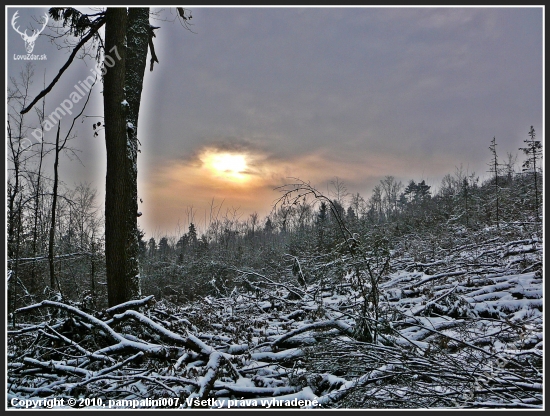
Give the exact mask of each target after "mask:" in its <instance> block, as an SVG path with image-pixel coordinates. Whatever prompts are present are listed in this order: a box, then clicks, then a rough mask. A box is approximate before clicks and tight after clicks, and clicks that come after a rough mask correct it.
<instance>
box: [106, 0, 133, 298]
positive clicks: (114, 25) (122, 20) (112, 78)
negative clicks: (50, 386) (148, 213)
mask: <svg viewBox="0 0 550 416" xmlns="http://www.w3.org/2000/svg"><path fill="white" fill-rule="evenodd" d="M126 28H127V11H126V8H108V9H107V11H106V15H105V50H106V51H105V54H106V61H105V62H109V63H113V62H114V64H113V65H112V66H111V67H107V66H106V68H105V69H106V73H105V76H104V79H103V82H104V86H103V105H104V112H105V143H106V148H107V176H106V184H105V259H106V272H107V289H108V302H109V306H114V305H117V304H119V303H122V302H125V301H127V300H129V299H130V298H131V296H130V293H128V287H127V284H126V280H127V277H128V276H127V264H128V262H129V259H128V256H127V253H128V251H127V246H128V242H129V230H128V221H127V215H128V207H129V206H130V203H129V201H130V198H131V194H132V190H131V183H130V181H129V179H128V175H127V174H126V171H127V169H128V166H127V160H128V158H127V140H128V138H127V132H126V117H127V113H128V105H127V102H126V96H125V92H124V86H125V72H126V71H125V68H126V47H125V44H126ZM107 55H108V56H107ZM108 57H110V59H109V60H107V58H108Z"/></svg>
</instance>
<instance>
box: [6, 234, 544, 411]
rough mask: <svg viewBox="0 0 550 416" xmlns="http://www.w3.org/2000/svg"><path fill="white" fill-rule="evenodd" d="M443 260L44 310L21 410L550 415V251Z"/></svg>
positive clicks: (453, 254)
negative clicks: (545, 257)
mask: <svg viewBox="0 0 550 416" xmlns="http://www.w3.org/2000/svg"><path fill="white" fill-rule="evenodd" d="M436 257H437V258H432V259H429V260H428V261H426V262H423V263H420V262H415V261H414V260H413V259H412V258H411V257H408V256H407V255H406V254H402V255H399V256H394V258H392V261H391V263H390V268H389V273H384V274H382V275H376V274H371V275H370V277H372V276H374V277H375V280H374V281H373V280H369V275H368V274H365V275H363V280H361V279H359V278H358V274H357V273H358V270H359V269H358V268H355V269H354V268H352V267H350V268H349V270H348V271H347V273H344V274H342V275H341V276H340V278H339V279H337V280H335V279H332V280H327V281H324V282H322V283H321V282H315V283H311V284H309V285H307V286H300V285H298V284H294V283H292V281H291V280H290V279H279V280H278V281H276V280H275V279H276V277H274V276H271V277H268V276H263V275H262V274H260V273H257V272H254V273H248V272H246V271H243V272H242V278H243V281H246V286H243V287H247V288H248V290H245V289H244V288H235V289H234V290H233V292H232V293H231V295H230V296H226V297H223V298H213V297H208V298H204V299H202V300H201V301H199V302H195V303H193V304H188V305H173V304H170V303H169V302H167V301H161V302H155V300H154V299H153V297H152V296H150V297H147V298H145V299H144V300H142V301H139V302H133V303H128V304H124V305H119V306H118V307H115V308H111V309H108V310H106V311H102V312H93V311H84V310H80V309H78V308H76V307H73V306H70V305H66V304H62V303H59V302H54V301H44V302H42V303H40V304H38V305H33V306H31V307H27V308H25V309H24V310H20V311H19V313H18V316H21V317H23V316H26V317H27V322H30V321H31V320H34V322H35V323H32V324H31V323H28V324H25V325H21V326H20V328H19V329H17V330H11V331H9V333H8V385H7V387H8V389H7V407H9V408H14V407H21V406H22V403H31V404H34V405H37V407H46V406H47V405H46V403H47V402H46V401H44V400H45V399H54V398H55V399H63V404H62V405H61V406H60V405H59V403H58V405H57V406H56V407H71V404H70V403H71V402H69V399H73V400H74V399H76V402H75V403H76V404H75V406H77V407H78V406H79V405H80V404H82V405H83V406H84V407H88V408H91V407H99V408H109V407H110V408H128V407H137V408H153V407H155V408H163V407H164V408H175V407H177V408H189V407H193V408H194V407H206V408H227V407H231V408H235V407H247V408H249V407H256V406H257V407H270V408H277V407H279V408H280V407H296V408H334V407H341V408H471V407H477V408H480V407H481V408H539V409H540V408H543V389H542V382H543V371H542V368H543V365H542V362H543V279H542V263H541V262H542V242H541V241H539V240H537V239H528V240H516V241H509V242H506V243H505V244H503V243H502V242H499V241H492V242H491V241H486V242H485V243H481V244H476V245H465V246H463V247H456V248H454V249H453V250H447V251H445V252H442V254H441V255H439V256H436ZM363 271H364V270H363ZM373 287H374V289H373ZM376 287H377V288H378V289H377V290H376ZM91 398H94V399H96V400H95V401H94V402H92V401H90V399H91ZM99 398H100V399H101V403H99V402H98V401H97V399H99ZM85 399H88V401H87V402H86V400H85ZM160 399H163V400H164V401H162V400H160ZM168 399H171V401H169V400H168ZM40 400H42V401H40ZM124 400H126V401H124ZM147 400H149V401H147ZM151 400H157V401H156V402H152V401H151ZM129 401H132V402H129ZM86 403H87V404H86ZM50 404H51V403H50Z"/></svg>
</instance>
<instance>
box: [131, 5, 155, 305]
mask: <svg viewBox="0 0 550 416" xmlns="http://www.w3.org/2000/svg"><path fill="white" fill-rule="evenodd" d="M150 30H151V29H150V28H149V8H135V7H131V8H129V9H128V28H127V38H126V40H127V51H126V79H125V91H126V100H127V101H128V113H127V117H126V127H127V134H128V150H127V158H128V159H127V161H126V163H127V166H128V169H127V170H126V175H127V176H128V181H129V183H130V184H131V189H130V195H129V201H128V202H129V206H128V215H127V227H128V233H129V239H128V247H127V251H128V253H127V256H128V259H127V276H128V277H127V282H126V284H127V286H128V293H129V296H130V299H135V298H137V297H139V296H140V295H141V288H140V277H139V268H138V254H139V231H138V226H137V215H138V214H137V213H138V203H137V200H138V198H137V154H138V138H137V131H138V118H139V108H140V103H141V92H142V90H143V77H144V75H145V66H146V61H147V49H148V45H149V36H150V35H149V32H150Z"/></svg>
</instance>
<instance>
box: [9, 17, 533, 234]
mask: <svg viewBox="0 0 550 416" xmlns="http://www.w3.org/2000/svg"><path fill="white" fill-rule="evenodd" d="M189 9H190V10H191V13H192V16H193V17H192V20H191V23H192V26H191V29H192V31H193V32H191V31H189V30H186V29H185V28H184V27H182V25H181V24H180V23H179V21H178V20H175V19H176V14H175V9H174V8H171V9H170V8H165V9H153V10H154V11H157V12H158V15H157V17H158V19H159V20H155V21H152V23H153V24H154V25H156V26H160V29H158V30H157V31H156V32H157V37H156V38H155V49H156V52H157V55H158V58H159V61H160V63H159V64H157V65H155V68H154V71H153V72H149V69H148V68H147V71H146V75H145V84H144V92H143V104H142V107H141V114H140V122H139V126H140V130H139V138H140V141H141V143H142V147H141V154H139V165H138V168H139V173H138V181H139V185H138V187H139V193H140V197H141V198H142V199H143V203H142V204H141V206H140V210H141V211H142V212H143V216H142V217H141V218H140V221H141V226H142V227H143V228H144V229H145V230H146V232H147V235H149V236H150V235H153V234H155V233H159V232H169V233H171V232H174V230H175V229H176V227H177V223H178V221H179V223H180V225H181V226H183V227H184V229H185V228H186V227H187V223H188V221H189V213H190V212H191V211H193V212H195V218H194V220H195V222H196V223H199V225H200V223H201V222H204V216H205V213H208V212H209V211H210V207H211V205H212V204H214V206H218V207H219V206H220V204H222V203H223V205H221V214H227V215H229V213H232V214H234V213H235V212H237V213H238V214H237V215H241V219H246V218H247V216H248V215H249V214H250V213H251V212H254V211H257V212H258V213H259V214H260V216H264V215H265V214H267V213H269V211H270V209H271V207H272V203H273V201H274V200H275V199H276V198H277V197H278V195H279V193H278V192H277V191H275V190H274V188H275V187H277V186H279V185H282V184H284V183H286V182H289V181H290V179H288V178H289V177H298V178H300V179H302V180H305V181H310V182H311V183H312V184H314V185H315V186H317V187H318V188H319V189H321V190H327V187H328V186H329V183H330V181H331V180H332V181H333V180H335V178H338V179H339V180H340V181H342V182H343V183H344V184H345V185H346V187H347V188H348V190H349V191H350V192H359V193H361V195H362V196H363V197H365V199H367V198H368V197H369V196H370V192H371V191H372V188H373V187H374V186H375V185H376V184H378V183H379V181H380V180H381V179H382V178H384V177H385V176H386V175H392V176H394V177H395V178H396V179H397V180H400V181H402V182H403V183H404V184H406V183H407V182H408V181H409V180H410V179H414V180H415V181H420V180H422V179H424V180H426V182H427V183H428V184H429V185H431V186H432V189H437V188H438V187H439V184H440V182H441V179H442V177H443V176H444V175H445V174H447V173H451V174H453V173H454V172H455V169H456V168H457V167H459V166H460V165H462V166H463V167H464V169H465V170H466V169H467V170H468V171H469V172H470V173H472V172H475V173H477V174H478V175H479V176H480V177H481V178H482V179H483V178H485V177H487V175H488V173H487V172H486V171H487V170H488V166H487V163H488V162H489V160H490V152H489V150H488V147H489V145H490V141H491V139H492V138H493V137H496V141H497V144H498V147H497V151H498V154H499V156H500V157H502V158H503V159H504V158H505V157H506V154H507V153H508V152H510V153H512V154H516V153H517V154H518V155H519V152H518V148H519V147H521V146H522V145H523V140H524V139H526V138H527V137H528V136H527V133H528V131H529V128H530V126H531V125H532V126H534V128H535V131H536V133H537V138H538V139H543V134H544V131H543V127H544V125H543V115H542V114H543V43H542V39H543V17H544V16H543V14H544V13H543V12H544V10H543V9H542V8H541V7H498V8H466V7H449V8H446V7H445V8H442V7H440V8H431V7H430V8H404V7H388V8H370V7H364V8H357V7H327V8H324V7H323V8H320V7H312V8H298V7H276V8H273V7H231V8H219V7H190V8H189ZM15 10H20V13H19V15H20V16H21V17H20V18H19V20H18V24H20V25H21V28H22V29H21V30H23V28H25V27H28V28H30V27H31V24H30V23H28V24H27V22H32V18H33V17H35V18H36V19H39V18H40V15H41V14H43V13H44V12H45V11H46V10H47V9H43V8H26V9H22V8H20V9H13V8H11V9H8V10H7V15H6V18H7V19H8V25H9V26H8V28H7V29H6V32H7V36H8V45H7V46H8V53H7V68H8V74H9V75H10V76H16V75H17V73H18V72H19V71H20V70H21V68H22V66H23V65H24V63H23V62H22V61H18V60H15V59H14V54H23V53H24V43H23V41H22V39H21V38H20V36H19V35H18V34H17V33H16V32H15V31H14V30H13V28H12V27H11V24H9V21H10V20H11V18H12V15H13V13H14V11H15ZM50 23H51V22H50ZM34 27H36V23H35V26H34ZM48 33H50V34H53V31H51V29H50V28H47V29H46V30H45V31H44V33H43V34H42V35H40V37H39V38H38V40H37V42H36V46H35V50H34V52H33V53H35V54H41V53H46V54H47V61H36V62H35V77H36V81H35V84H36V85H38V86H39V87H40V86H41V85H42V82H43V81H42V79H43V77H44V76H45V77H46V82H49V81H50V80H51V79H52V78H53V77H54V76H55V74H56V73H57V71H58V69H59V67H60V66H61V65H62V64H63V63H64V62H65V60H66V59H67V56H68V52H67V50H64V49H59V50H58V48H56V47H55V45H53V44H51V43H50V40H49V39H48V37H47V36H46V35H47V34H48ZM92 66H93V63H92V62H91V61H87V62H86V61H79V62H75V64H74V65H73V67H72V68H71V70H70V71H68V73H67V75H66V76H64V78H62V80H61V81H60V84H59V85H58V86H56V87H55V88H54V90H52V93H51V96H49V97H48V101H47V109H46V112H48V107H50V108H51V110H50V111H52V110H53V109H54V108H55V107H56V106H57V105H59V102H61V101H62V100H63V99H64V98H66V97H67V96H68V95H69V94H70V92H71V91H72V90H73V85H75V84H76V83H77V82H78V81H79V80H82V79H84V78H86V77H87V76H88V75H89V74H90V71H89V69H90V67H92ZM44 71H46V74H45V75H44ZM96 90H97V91H96V94H95V95H94V97H95V98H94V99H92V102H91V103H90V105H89V108H88V109H87V110H86V114H88V115H90V116H97V115H101V113H102V110H101V105H100V104H101V97H100V90H101V88H96ZM98 120H99V119H98V118H93V117H88V118H86V119H84V121H83V123H80V126H79V131H78V138H76V139H75V140H74V141H73V143H74V146H75V147H78V148H79V149H81V153H80V158H81V160H82V163H83V164H79V163H78V162H75V161H72V162H71V161H69V160H66V161H63V168H64V171H63V175H64V177H63V178H62V179H64V181H65V182H66V183H67V184H68V185H71V184H72V183H75V182H79V181H88V182H92V183H93V185H94V186H95V187H97V188H98V192H99V195H100V199H102V198H103V192H104V176H105V162H104V153H105V144H104V137H103V136H101V135H100V137H93V131H92V128H91V125H92V124H93V123H94V122H97V121H98ZM68 124H69V121H68V120H67V125H68ZM64 125H65V120H62V126H64ZM521 160H523V158H522V156H521V155H519V162H518V168H519V166H520V162H521Z"/></svg>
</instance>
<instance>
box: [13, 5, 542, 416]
mask: <svg viewBox="0 0 550 416" xmlns="http://www.w3.org/2000/svg"><path fill="white" fill-rule="evenodd" d="M62 11H63V10H62ZM62 11H61V12H62ZM61 12H59V13H58V15H57V18H58V19H63V18H64V19H65V21H66V22H69V23H71V22H72V23H71V24H73V25H74V27H73V29H74V30H76V28H78V25H79V24H82V22H81V21H79V22H76V21H75V20H74V16H73V17H72V18H73V20H72V21H71V15H70V14H69V15H67V13H66V11H65V15H63V13H61ZM52 13H54V14H53V15H54V16H55V11H53V12H52ZM182 13H183V12H182ZM100 18H101V19H102V18H104V16H100V17H99V18H98V19H100ZM105 18H106V19H107V22H108V18H109V17H108V15H107V16H105ZM138 20H139V17H137V18H136V21H138ZM75 22H76V23H75ZM129 22H130V20H129ZM100 23H101V24H103V23H102V22H100ZM98 24H99V23H98ZM98 24H96V26H94V22H91V23H90V22H87V23H86V25H87V26H86V25H85V27H86V28H87V30H90V33H91V31H92V30H95V31H96V32H97V30H98V29H97V25H98ZM129 25H130V23H129ZM90 28H91V29H90ZM81 29H82V28H81ZM106 30H107V29H106ZM96 32H94V33H96ZM75 33H77V34H80V35H81V36H85V33H86V32H82V31H81V32H78V31H76V32H75ZM92 35H94V34H92ZM92 35H90V37H91V36H92ZM94 36H95V35H94ZM106 36H107V34H106ZM113 36H114V35H113ZM112 39H115V38H114V37H113V38H112ZM115 41H116V39H115ZM109 45H112V44H107V43H106V46H105V48H106V50H110V46H109ZM114 45H115V46H116V45H117V44H116V42H115V44H114ZM149 46H150V44H149ZM146 48H147V46H146ZM128 59H130V58H128ZM143 64H145V62H144V61H143ZM152 65H153V62H151V67H152ZM115 67H116V66H115ZM110 72H115V71H110ZM108 73H109V72H108ZM115 75H116V74H115ZM34 78H35V75H34V72H33V67H32V65H31V64H28V65H27V66H26V67H25V68H24V69H23V71H22V72H21V74H18V76H13V77H10V79H9V86H8V92H7V93H8V120H7V121H8V122H7V162H8V169H7V194H6V206H7V215H6V217H7V224H6V237H7V269H6V273H7V293H6V303H7V304H6V312H7V314H6V321H5V325H6V331H7V351H6V354H7V363H6V365H7V368H6V372H7V397H6V407H7V408H9V409H13V408H23V407H27V408H28V407H30V408H51V407H59V408H71V407H72V408H109V409H114V408H116V409H128V408H140V409H145V408H157V409H173V408H211V409H214V408H236V407H239V408H254V407H264V408H280V407H292V408H304V409H305V408H319V409H329V408H330V409H334V408H341V409H354V408H362V409H369V408H386V409H388V408H389V409H407V408H455V409H471V408H505V409H519V408H527V409H531V408H534V409H542V408H543V386H542V382H543V292H542V290H543V280H542V279H543V159H542V153H543V152H542V150H543V146H542V142H541V140H539V139H538V138H537V136H536V132H535V130H534V128H533V127H532V126H531V127H530V128H527V127H528V126H526V129H525V130H526V131H525V137H522V138H518V143H517V145H518V146H517V147H518V153H517V154H510V153H508V154H507V155H506V156H505V157H503V156H502V155H501V154H499V152H498V149H497V146H498V141H497V138H492V140H491V139H490V138H489V139H488V140H486V141H485V142H482V141H480V151H485V152H486V154H487V158H486V159H487V170H486V171H485V172H482V173H481V174H479V173H474V172H468V171H467V170H465V169H464V168H463V167H462V166H459V167H456V168H455V170H454V171H452V172H449V173H448V174H446V175H445V176H444V177H443V178H442V180H441V183H440V184H439V186H438V187H437V188H435V187H432V186H430V185H428V184H426V181H425V180H424V179H422V178H409V179H408V180H407V181H405V183H403V182H402V181H401V180H398V179H397V178H396V177H394V176H390V175H388V176H385V177H384V178H383V179H381V180H380V182H379V183H378V184H377V185H376V186H375V187H374V189H373V190H372V193H371V194H370V195H368V196H367V195H366V196H362V195H360V194H359V193H351V192H349V191H348V189H347V186H346V184H345V182H344V181H343V180H341V179H339V178H334V180H332V181H331V182H330V184H329V186H328V187H327V190H326V191H321V190H320V189H319V188H316V187H315V186H314V185H312V184H311V183H310V182H308V180H307V178H288V179H287V181H286V183H285V184H284V185H282V186H280V187H279V188H277V191H278V192H279V195H280V197H279V199H278V200H276V201H275V203H274V204H273V207H272V210H271V212H270V214H269V215H267V216H265V217H264V218H261V217H260V216H259V215H258V214H257V213H253V214H251V215H248V216H246V217H244V218H243V215H241V214H240V213H239V212H238V210H236V209H230V208H225V207H224V206H223V204H222V203H221V202H215V199H213V200H212V205H211V206H210V208H209V212H208V215H207V221H205V222H204V223H203V224H201V225H199V224H198V221H197V220H196V218H198V214H197V212H196V211H195V210H194V209H193V208H189V207H182V210H185V209H186V210H187V213H188V219H189V220H188V224H186V227H185V229H181V227H180V229H178V230H177V231H176V232H174V233H172V234H170V235H160V236H159V235H155V236H153V235H151V231H150V230H143V229H141V228H139V227H135V228H132V227H131V226H128V228H126V229H124V230H125V232H127V233H129V234H131V235H132V236H133V237H135V241H136V242H137V244H136V246H135V251H134V252H135V254H136V255H135V256H134V257H135V258H134V257H132V256H130V259H131V261H132V262H135V266H133V265H131V266H129V267H130V269H131V268H132V267H136V268H137V270H138V274H137V276H138V279H137V282H138V285H139V292H138V293H136V292H132V290H133V289H132V290H129V292H128V293H130V295H128V296H127V299H124V300H123V301H119V300H117V299H116V298H114V297H111V293H110V292H109V289H110V288H111V291H112V287H114V285H115V283H113V281H112V280H110V279H111V277H109V276H110V273H112V272H110V271H109V270H112V269H109V267H112V266H109V264H113V263H110V261H112V260H109V258H108V256H109V255H111V253H112V252H113V250H116V249H115V248H113V247H115V245H109V244H110V243H107V244H106V238H107V240H108V239H109V238H110V237H108V236H106V232H108V230H109V226H108V224H113V222H111V223H109V220H108V219H106V214H107V215H112V214H110V213H112V212H113V211H112V209H114V208H108V206H109V205H108V204H109V202H107V203H106V207H105V210H104V208H103V205H102V204H103V201H98V198H97V190H96V189H94V188H93V187H92V186H91V185H90V184H89V183H80V184H71V183H70V180H69V179H70V178H63V177H60V174H59V171H58V166H59V163H60V162H61V163H76V162H75V161H74V158H75V156H76V154H77V151H78V149H75V148H74V147H71V146H72V139H74V137H75V133H74V132H73V131H72V126H74V124H75V122H76V121H77V120H79V118H81V117H82V114H83V111H84V108H85V106H84V107H83V110H82V112H80V113H78V114H76V113H75V114H74V115H73V117H74V118H73V117H71V119H70V120H69V123H68V124H69V127H68V128H67V127H66V124H67V123H66V121H65V119H64V120H63V123H64V127H65V132H64V133H61V132H60V129H59V128H54V129H52V131H51V133H48V134H46V132H44V130H42V133H43V134H44V135H45V137H47V140H42V141H40V142H37V143H33V144H32V145H31V146H29V144H28V143H27V142H26V141H25V140H27V141H28V139H25V138H26V137H27V135H28V129H29V127H28V126H29V121H28V118H29V117H30V115H31V114H27V115H25V113H22V111H21V110H22V109H24V108H28V106H29V103H32V102H33V98H36V97H31V95H30V93H29V90H30V85H31V84H32V82H33V79H34ZM127 78H128V77H127ZM111 81H112V80H111ZM115 81H116V80H115ZM115 81H113V82H115ZM108 82H110V81H109V80H108V79H107V76H106V79H105V83H108ZM121 91H122V90H121ZM126 91H128V88H126ZM88 98H89V95H88ZM84 100H85V99H84ZM35 101H36V100H35ZM138 102H139V99H138ZM42 103H44V100H41V101H40V100H39V101H36V102H35V103H34V104H33V105H35V107H34V113H33V117H35V118H36V120H37V122H36V125H37V126H38V127H39V128H40V126H42V129H43V126H44V120H45V118H46V116H47V114H46V113H47V112H46V111H45V109H44V108H45V107H44V104H42ZM133 116H134V117H135V120H136V121H135V127H136V128H135V129H133V127H131V128H129V129H128V132H125V131H124V128H123V130H122V132H123V134H124V138H125V140H124V142H123V143H124V144H125V143H126V137H127V136H126V135H128V137H131V136H132V135H133V136H134V139H135V134H136V133H135V130H137V114H134V115H133ZM125 117H127V115H125ZM67 119H68V118H67ZM70 122H72V124H70ZM115 122H116V120H115V119H114V118H113V119H111V121H110V122H109V126H114V125H115ZM126 126H128V124H126ZM93 128H94V130H96V129H97V130H98V131H99V130H100V129H103V128H104V126H102V123H101V122H98V123H96V124H94V126H93ZM130 130H132V131H130ZM107 133H108V132H105V134H107ZM128 143H130V140H129V141H128ZM108 152H109V150H108ZM113 152H114V151H113ZM134 153H135V152H134ZM136 155H137V154H135V155H134V156H132V157H135V156H136ZM464 162H467V161H464ZM125 166H127V165H125ZM108 169H109V168H108ZM130 170H131V169H130ZM108 187H109V185H107V192H109V188H108ZM121 192H122V191H121ZM128 195H130V194H128ZM213 197H214V198H215V195H214V196H213ZM125 198H126V197H125ZM132 198H134V199H133V200H132ZM135 198H136V197H135V196H134V197H132V196H131V195H130V196H128V199H127V200H128V204H129V205H128V206H130V207H133V205H132V204H133V203H134V202H135ZM132 201H134V202H132ZM110 209H111V211H109V210H110ZM109 212H110V213H109ZM138 216H139V213H138ZM111 221H112V220H111ZM132 221H136V219H135V215H134V219H133V220H132ZM122 222H124V221H122ZM113 238H114V237H113ZM113 244H114V243H113ZM132 250H133V249H132ZM123 272H124V273H126V271H123ZM132 284H133V285H134V286H135V281H133V283H132Z"/></svg>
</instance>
